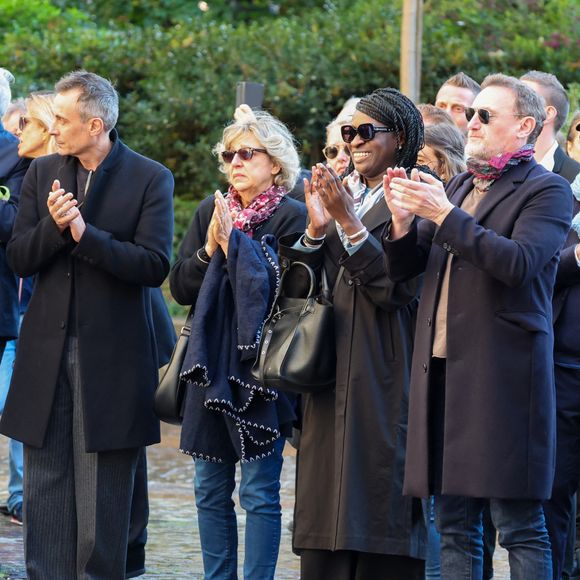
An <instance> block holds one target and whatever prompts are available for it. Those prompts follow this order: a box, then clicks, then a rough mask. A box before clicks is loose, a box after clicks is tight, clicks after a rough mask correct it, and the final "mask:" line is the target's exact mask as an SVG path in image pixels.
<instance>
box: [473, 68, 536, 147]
mask: <svg viewBox="0 0 580 580" xmlns="http://www.w3.org/2000/svg"><path fill="white" fill-rule="evenodd" d="M487 87H503V88H506V89H510V90H511V91H512V92H513V93H514V96H515V105H514V106H515V111H514V113H516V114H518V115H522V116H525V117H533V118H534V120H535V121H536V126H535V128H534V130H533V131H532V132H531V133H530V134H529V135H528V141H527V142H528V143H531V144H534V143H535V142H536V139H537V138H538V135H539V134H540V133H541V132H542V127H543V126H544V121H545V120H546V111H545V110H544V99H543V97H542V96H541V95H538V93H536V91H534V90H533V89H532V88H530V87H529V86H528V85H526V84H525V83H523V82H522V81H520V80H519V79H516V78H515V77H510V76H508V75H504V74H501V73H498V74H492V75H488V76H486V77H485V79H483V82H482V83H481V88H482V89H486V88H487Z"/></svg>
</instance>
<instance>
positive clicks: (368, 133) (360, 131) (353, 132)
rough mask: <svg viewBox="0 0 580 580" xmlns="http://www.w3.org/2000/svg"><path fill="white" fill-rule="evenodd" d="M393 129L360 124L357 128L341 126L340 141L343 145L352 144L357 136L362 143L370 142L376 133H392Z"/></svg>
mask: <svg viewBox="0 0 580 580" xmlns="http://www.w3.org/2000/svg"><path fill="white" fill-rule="evenodd" d="M394 131H395V128H394V127H377V126H376V125H373V124H372V123H362V124H361V125H359V126H358V127H353V126H352V125H343V126H342V127H341V128H340V133H341V134H342V140H343V141H344V142H345V143H352V142H353V141H354V138H355V137H356V136H357V135H358V136H359V137H360V138H361V139H362V140H363V141H370V140H371V139H374V138H375V135H376V134H377V133H394Z"/></svg>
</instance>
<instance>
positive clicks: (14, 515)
mask: <svg viewBox="0 0 580 580" xmlns="http://www.w3.org/2000/svg"><path fill="white" fill-rule="evenodd" d="M13 81H14V77H13V76H12V74H11V73H10V72H9V71H7V70H6V69H3V68H0V116H2V117H3V116H4V113H5V111H6V109H7V108H8V106H9V103H10V98H11V96H12V93H11V90H10V83H11V82H13ZM28 164H29V161H28V160H23V159H20V158H19V157H18V139H16V137H15V136H14V135H12V134H11V133H9V132H8V131H6V130H5V129H4V127H3V126H2V124H1V123H0V359H1V360H2V363H3V364H2V366H3V369H4V371H3V375H2V376H3V377H5V376H6V375H5V374H4V373H5V371H7V370H9V369H11V366H12V364H11V356H12V352H11V348H10V349H8V354H7V356H6V357H5V356H4V349H5V347H6V345H7V344H8V345H10V346H11V347H12V344H11V342H10V341H12V340H14V339H15V338H16V337H17V336H18V327H19V321H20V313H19V309H20V301H19V294H21V292H20V293H19V283H18V279H17V277H16V276H15V275H14V272H13V271H12V269H11V268H10V267H9V265H8V262H7V260H6V244H7V242H8V240H9V239H10V236H11V235H12V230H13V226H14V221H15V219H16V213H17V210H18V202H19V198H20V189H21V186H22V180H23V178H24V174H25V173H26V170H27V168H28ZM7 390H8V384H7V383H6V381H4V382H3V383H2V384H1V385H0V413H2V412H3V408H4V403H5V400H6V394H7ZM9 462H10V477H9V483H8V494H9V495H8V502H7V505H5V506H0V513H3V514H5V515H8V516H10V517H11V521H13V522H14V523H17V524H20V523H21V522H22V465H21V464H22V458H21V447H19V445H18V442H16V441H13V440H11V442H10V445H9Z"/></svg>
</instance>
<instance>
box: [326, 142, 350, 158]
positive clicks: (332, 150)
mask: <svg viewBox="0 0 580 580" xmlns="http://www.w3.org/2000/svg"><path fill="white" fill-rule="evenodd" d="M341 149H342V150H343V151H344V152H345V153H346V154H347V155H348V156H349V157H350V149H349V148H348V147H345V146H344V145H329V146H328V147H325V148H324V149H323V150H322V152H323V153H324V156H325V157H326V158H327V159H335V158H336V156H337V155H338V153H339V151H340V150H341Z"/></svg>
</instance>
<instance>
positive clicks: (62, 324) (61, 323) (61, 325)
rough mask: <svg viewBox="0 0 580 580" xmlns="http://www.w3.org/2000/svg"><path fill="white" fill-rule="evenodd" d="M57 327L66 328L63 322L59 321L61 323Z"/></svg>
mask: <svg viewBox="0 0 580 580" xmlns="http://www.w3.org/2000/svg"><path fill="white" fill-rule="evenodd" d="M59 326H60V327H61V328H66V324H65V323H64V320H61V321H60V324H59Z"/></svg>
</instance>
